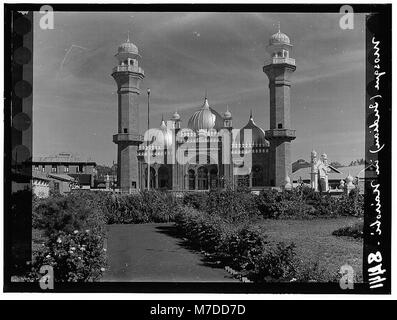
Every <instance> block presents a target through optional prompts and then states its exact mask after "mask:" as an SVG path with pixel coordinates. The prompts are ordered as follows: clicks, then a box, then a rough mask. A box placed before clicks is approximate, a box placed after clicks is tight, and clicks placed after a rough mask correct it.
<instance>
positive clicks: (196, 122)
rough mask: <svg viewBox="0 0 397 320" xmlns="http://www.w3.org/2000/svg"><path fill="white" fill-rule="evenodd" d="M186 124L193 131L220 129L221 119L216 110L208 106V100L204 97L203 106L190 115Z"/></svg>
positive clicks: (221, 125)
mask: <svg viewBox="0 0 397 320" xmlns="http://www.w3.org/2000/svg"><path fill="white" fill-rule="evenodd" d="M187 126H188V128H189V129H192V130H195V131H199V130H211V129H215V130H220V129H222V127H223V119H222V117H221V115H220V114H219V113H218V112H216V111H215V110H214V109H212V108H211V107H210V106H209V104H208V100H207V98H205V101H204V104H203V106H202V107H201V108H200V110H198V111H196V112H195V113H194V114H193V115H192V116H191V117H190V119H189V122H188V125H187Z"/></svg>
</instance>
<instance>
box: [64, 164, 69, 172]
mask: <svg viewBox="0 0 397 320" xmlns="http://www.w3.org/2000/svg"><path fill="white" fill-rule="evenodd" d="M63 172H66V173H69V166H68V165H66V166H64V167H63Z"/></svg>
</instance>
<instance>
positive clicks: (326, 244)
mask: <svg viewBox="0 0 397 320" xmlns="http://www.w3.org/2000/svg"><path fill="white" fill-rule="evenodd" d="M358 221H359V219H358V218H351V217H349V218H336V219H314V220H270V219H269V220H264V221H261V222H260V224H261V225H263V226H264V227H265V229H266V230H267V234H268V235H269V236H270V237H271V238H272V239H274V240H277V241H285V242H287V243H288V242H291V241H292V242H294V243H295V245H296V253H297V255H298V257H299V258H301V259H303V260H304V261H306V260H308V259H314V260H318V261H319V263H320V266H321V267H324V268H326V269H327V270H328V271H329V272H332V273H334V272H338V271H339V270H340V267H341V266H342V265H344V264H346V263H347V264H349V265H351V266H352V267H353V269H354V271H355V274H356V276H357V280H358V281H361V280H362V259H363V241H362V240H361V239H360V240H358V239H354V238H350V237H337V236H333V235H332V232H333V231H334V230H336V229H339V228H341V227H344V226H348V225H352V224H354V223H355V222H358Z"/></svg>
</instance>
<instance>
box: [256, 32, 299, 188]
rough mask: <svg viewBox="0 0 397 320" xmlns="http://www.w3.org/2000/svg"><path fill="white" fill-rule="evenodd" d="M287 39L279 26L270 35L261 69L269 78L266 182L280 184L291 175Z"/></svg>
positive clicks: (291, 66) (290, 62) (291, 67)
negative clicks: (268, 146)
mask: <svg viewBox="0 0 397 320" xmlns="http://www.w3.org/2000/svg"><path fill="white" fill-rule="evenodd" d="M291 48H292V45H291V43H290V39H289V38H288V36H287V35H286V34H284V33H281V31H280V28H279V30H278V32H277V33H275V34H274V35H272V36H271V38H270V40H269V46H268V47H267V51H268V52H269V53H270V56H271V57H270V59H269V60H267V61H266V62H265V65H264V67H263V72H265V73H266V75H267V76H268V78H269V89H270V130H267V131H266V139H267V140H269V141H270V168H269V169H270V170H269V172H270V184H271V185H272V186H277V187H280V186H283V185H284V182H285V179H286V177H287V176H290V175H291V172H292V167H291V150H290V148H291V141H292V140H294V139H295V137H296V136H295V130H291V110H290V109H291V107H290V88H291V82H290V76H291V74H292V73H293V72H294V71H295V69H296V67H295V59H292V58H290V56H289V52H290V50H291Z"/></svg>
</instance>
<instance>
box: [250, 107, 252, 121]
mask: <svg viewBox="0 0 397 320" xmlns="http://www.w3.org/2000/svg"><path fill="white" fill-rule="evenodd" d="M250 119H252V109H250Z"/></svg>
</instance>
